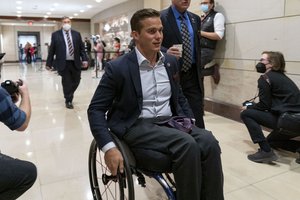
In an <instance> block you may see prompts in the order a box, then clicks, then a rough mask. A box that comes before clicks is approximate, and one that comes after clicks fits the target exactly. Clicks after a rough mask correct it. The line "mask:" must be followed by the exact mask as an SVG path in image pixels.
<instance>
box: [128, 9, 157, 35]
mask: <svg viewBox="0 0 300 200" xmlns="http://www.w3.org/2000/svg"><path fill="white" fill-rule="evenodd" d="M152 17H160V13H159V12H158V11H157V10H154V9H152V8H145V9H141V10H138V11H137V12H135V13H134V14H133V16H132V17H131V20H130V26H131V31H137V32H138V33H139V32H140V31H141V30H142V28H143V27H142V24H141V21H143V20H144V19H146V18H152Z"/></svg>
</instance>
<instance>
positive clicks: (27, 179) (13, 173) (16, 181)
mask: <svg viewBox="0 0 300 200" xmlns="http://www.w3.org/2000/svg"><path fill="white" fill-rule="evenodd" d="M36 177H37V170H36V167H35V165H34V164H33V163H31V162H27V161H22V160H18V159H14V158H11V157H9V156H6V155H4V154H1V153H0V200H13V199H17V198H18V197H20V196H21V195H22V194H23V193H24V192H26V191H27V190H28V189H29V188H30V187H31V186H32V185H33V184H34V182H35V180H36Z"/></svg>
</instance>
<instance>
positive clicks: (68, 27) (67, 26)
mask: <svg viewBox="0 0 300 200" xmlns="http://www.w3.org/2000/svg"><path fill="white" fill-rule="evenodd" d="M63 29H64V30H65V31H68V30H70V29H71V24H64V25H63Z"/></svg>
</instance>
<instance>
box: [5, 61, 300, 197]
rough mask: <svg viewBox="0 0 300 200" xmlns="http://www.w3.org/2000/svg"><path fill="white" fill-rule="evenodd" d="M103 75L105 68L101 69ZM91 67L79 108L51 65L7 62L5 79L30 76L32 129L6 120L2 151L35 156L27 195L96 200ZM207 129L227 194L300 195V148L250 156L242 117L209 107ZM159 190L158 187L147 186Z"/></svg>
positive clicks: (78, 95) (79, 94) (158, 192)
mask: <svg viewBox="0 0 300 200" xmlns="http://www.w3.org/2000/svg"><path fill="white" fill-rule="evenodd" d="M99 76H101V74H100V75H99ZM92 77H93V74H92V71H91V70H88V71H83V72H82V80H81V84H80V86H79V88H78V90H77V92H76V94H75V98H74V109H73V110H69V109H66V108H65V105H64V99H63V95H62V88H61V79H60V77H59V76H58V75H57V74H55V73H54V72H49V71H46V70H45V69H43V68H42V67H41V64H40V63H37V64H33V65H28V66H26V65H25V64H4V65H3V69H2V78H1V81H4V80H6V79H12V80H17V79H18V78H22V79H24V80H26V81H27V83H28V87H29V90H30V96H31V103H32V117H31V122H30V126H29V127H28V129H27V130H26V131H25V132H24V133H22V132H12V131H10V130H9V129H8V128H7V127H6V126H4V125H3V124H2V125H1V126H0V132H1V134H0V149H1V152H2V153H5V154H8V155H10V156H13V157H17V158H20V159H25V160H30V161H32V162H34V163H35V164H36V166H37V168H38V179H37V181H36V183H35V184H34V186H33V187H32V188H31V189H30V190H29V191H28V192H26V193H25V194H24V195H23V196H22V197H21V198H20V199H21V200H92V194H91V192H90V187H89V178H88V151H89V146H90V143H91V141H92V135H91V133H90V130H89V125H88V120H87V115H86V110H87V107H88V105H89V102H90V100H91V97H92V95H93V93H94V90H95V88H96V86H97V84H98V82H99V80H100V79H99V78H92ZM205 123H206V126H207V129H209V130H211V131H212V132H213V133H214V135H215V136H216V137H217V139H218V140H219V141H220V145H221V148H222V160H223V170H224V177H225V184H224V191H225V199H226V200H253V199H256V200H296V199H300V165H299V164H297V163H295V158H296V154H292V153H287V152H277V153H278V155H279V157H280V158H279V160H278V161H277V162H275V163H274V164H273V165H268V164H257V163H253V162H250V161H248V160H247V154H249V153H251V152H254V151H256V149H257V146H255V145H253V144H252V142H251V141H250V138H249V135H248V133H247V130H246V128H245V126H244V125H243V124H241V123H238V122H235V121H232V120H229V119H226V118H223V117H220V116H217V115H214V114H212V113H208V112H207V113H205ZM146 181H147V183H148V188H146V189H141V188H140V186H136V187H135V188H136V196H137V197H136V199H137V200H143V199H163V198H162V197H161V193H162V191H161V190H160V188H159V186H158V185H157V184H156V183H155V182H154V181H153V180H152V179H151V180H146ZM150 189H151V190H152V191H153V190H154V191H155V192H154V193H151V194H150V195H149V193H148V192H147V191H148V190H150Z"/></svg>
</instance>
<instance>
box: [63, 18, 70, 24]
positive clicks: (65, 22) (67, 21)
mask: <svg viewBox="0 0 300 200" xmlns="http://www.w3.org/2000/svg"><path fill="white" fill-rule="evenodd" d="M65 24H70V25H71V20H70V19H69V18H65V19H63V20H62V26H63V25H65Z"/></svg>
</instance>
